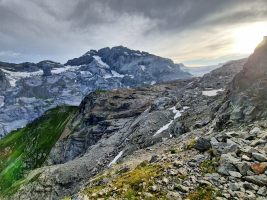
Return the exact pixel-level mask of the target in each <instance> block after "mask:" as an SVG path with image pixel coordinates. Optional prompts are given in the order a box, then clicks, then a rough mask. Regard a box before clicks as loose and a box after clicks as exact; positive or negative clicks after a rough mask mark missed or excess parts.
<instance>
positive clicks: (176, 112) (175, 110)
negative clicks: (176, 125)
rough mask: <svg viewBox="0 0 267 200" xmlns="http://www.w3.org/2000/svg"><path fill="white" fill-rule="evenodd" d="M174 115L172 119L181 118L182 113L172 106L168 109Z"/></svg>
mask: <svg viewBox="0 0 267 200" xmlns="http://www.w3.org/2000/svg"><path fill="white" fill-rule="evenodd" d="M169 110H171V111H172V112H173V113H174V114H175V115H174V119H177V118H178V117H181V115H182V113H181V112H180V111H179V110H177V109H176V108H175V106H173V107H172V108H169Z"/></svg>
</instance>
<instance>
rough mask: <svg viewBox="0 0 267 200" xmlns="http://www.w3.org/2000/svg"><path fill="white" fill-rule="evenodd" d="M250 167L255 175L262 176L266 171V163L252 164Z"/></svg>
mask: <svg viewBox="0 0 267 200" xmlns="http://www.w3.org/2000/svg"><path fill="white" fill-rule="evenodd" d="M250 167H251V169H252V171H253V172H254V173H255V174H263V173H264V172H265V171H266V169H267V163H266V162H265V163H252V164H251V166H250Z"/></svg>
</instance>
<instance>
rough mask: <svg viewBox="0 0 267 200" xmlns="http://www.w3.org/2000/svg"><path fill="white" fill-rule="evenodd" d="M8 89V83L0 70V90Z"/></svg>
mask: <svg viewBox="0 0 267 200" xmlns="http://www.w3.org/2000/svg"><path fill="white" fill-rule="evenodd" d="M9 87H10V84H9V81H8V79H7V77H6V75H5V73H4V72H3V71H2V70H1V69H0V89H1V90H6V89H7V88H9Z"/></svg>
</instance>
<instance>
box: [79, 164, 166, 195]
mask: <svg viewBox="0 0 267 200" xmlns="http://www.w3.org/2000/svg"><path fill="white" fill-rule="evenodd" d="M162 173H163V169H162V167H161V166H159V165H156V164H147V163H146V162H142V164H140V165H139V166H137V167H136V168H135V169H133V170H131V171H128V172H125V173H123V174H117V176H116V177H114V178H113V180H111V181H110V183H108V186H107V185H105V186H104V185H101V186H99V185H96V186H91V187H89V188H87V189H85V190H84V191H83V193H84V194H85V195H87V196H88V197H89V199H98V198H99V197H101V198H104V199H105V198H108V197H110V196H113V194H116V198H118V199H131V200H135V199H140V198H141V197H142V199H147V198H144V196H143V194H144V192H147V191H149V188H150V187H151V186H152V185H153V184H155V179H156V178H157V177H159V176H160V175H161V174H162ZM143 183H145V184H143ZM103 190H105V191H106V192H105V193H104V194H101V195H98V194H99V193H101V191H103ZM164 196H165V194H164V193H163V192H157V193H155V194H154V197H155V198H149V199H151V200H152V199H164Z"/></svg>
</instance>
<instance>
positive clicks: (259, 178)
mask: <svg viewBox="0 0 267 200" xmlns="http://www.w3.org/2000/svg"><path fill="white" fill-rule="evenodd" d="M243 178H244V180H246V181H248V182H251V183H254V184H256V185H259V186H267V176H266V175H264V174H260V175H254V176H245V177H243Z"/></svg>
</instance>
